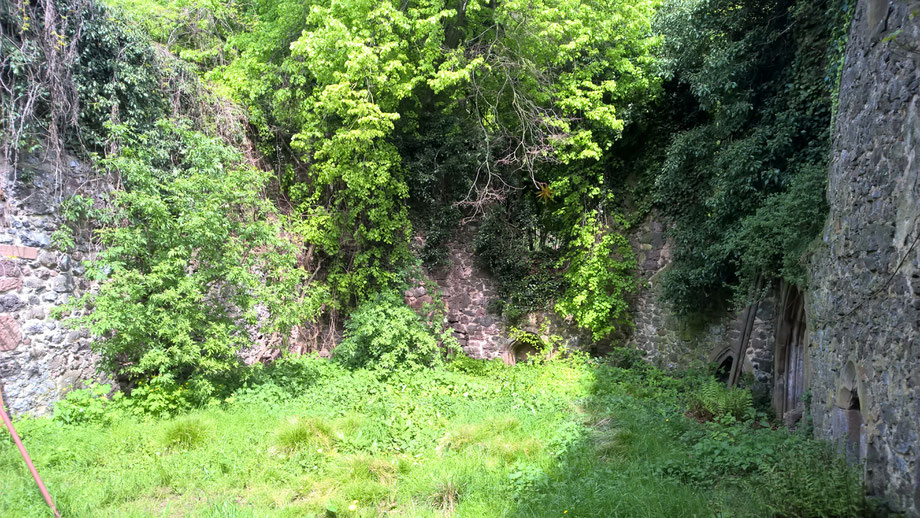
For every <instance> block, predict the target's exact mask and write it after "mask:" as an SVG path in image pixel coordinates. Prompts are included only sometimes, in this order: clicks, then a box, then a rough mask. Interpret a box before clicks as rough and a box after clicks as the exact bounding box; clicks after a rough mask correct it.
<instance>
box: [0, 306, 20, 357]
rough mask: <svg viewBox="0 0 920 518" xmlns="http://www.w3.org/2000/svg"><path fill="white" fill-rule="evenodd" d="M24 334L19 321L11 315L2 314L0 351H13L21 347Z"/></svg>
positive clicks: (0, 316) (0, 320) (0, 318)
mask: <svg viewBox="0 0 920 518" xmlns="http://www.w3.org/2000/svg"><path fill="white" fill-rule="evenodd" d="M21 340H22V334H21V333H20V332H19V323H18V322H16V319H14V318H13V317H11V316H10V315H0V352H2V351H12V350H13V349H15V348H17V347H19V342H20V341H21Z"/></svg>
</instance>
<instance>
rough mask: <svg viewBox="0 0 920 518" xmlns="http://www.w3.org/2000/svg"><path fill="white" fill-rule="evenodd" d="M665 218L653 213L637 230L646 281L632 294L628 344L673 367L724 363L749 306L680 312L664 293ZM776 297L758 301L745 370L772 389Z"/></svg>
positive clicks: (635, 242) (635, 238) (667, 254)
mask: <svg viewBox="0 0 920 518" xmlns="http://www.w3.org/2000/svg"><path fill="white" fill-rule="evenodd" d="M665 229H666V225H665V223H664V222H663V221H662V220H661V219H660V218H659V217H658V216H657V215H656V214H654V213H653V214H651V215H650V216H649V217H648V218H647V219H646V221H645V222H644V223H642V224H641V225H639V226H638V228H637V229H636V231H635V232H634V233H633V237H632V244H633V248H634V250H635V252H636V256H637V259H638V263H639V276H640V285H639V290H638V292H637V293H636V294H635V296H634V297H633V300H632V311H633V315H634V323H635V327H634V328H633V330H632V332H631V335H630V337H629V340H628V345H630V346H632V347H635V348H638V349H640V350H643V351H645V355H646V359H648V360H649V361H651V362H652V363H654V364H656V365H658V366H659V367H661V368H664V369H667V370H679V369H685V368H687V367H689V366H690V365H691V364H693V363H694V362H702V363H710V362H717V363H721V362H722V361H723V360H724V359H725V358H726V357H727V356H726V355H728V354H733V353H731V351H736V350H737V347H738V342H739V340H741V336H742V334H743V332H744V325H745V319H744V311H741V312H726V313H724V314H722V315H715V316H710V317H709V318H707V319H706V320H698V319H694V318H688V317H686V316H682V315H678V314H677V313H676V312H675V311H674V309H673V307H672V306H671V305H670V304H669V303H668V302H666V301H665V300H663V298H662V293H661V291H662V274H663V273H664V271H665V269H666V268H667V267H668V265H669V264H670V263H671V244H670V243H669V242H668V238H667V233H666V231H665ZM774 305H775V304H774V297H769V298H767V299H766V300H764V301H762V302H761V303H760V304H759V305H758V309H757V313H756V315H755V318H754V325H753V329H752V331H751V337H750V341H749V343H748V345H747V348H746V351H745V361H744V364H743V368H744V372H750V373H752V374H753V375H754V382H755V388H757V389H759V390H761V391H763V392H765V393H766V392H769V390H770V388H771V386H772V382H773V346H774V341H775V338H774V334H775V318H774Z"/></svg>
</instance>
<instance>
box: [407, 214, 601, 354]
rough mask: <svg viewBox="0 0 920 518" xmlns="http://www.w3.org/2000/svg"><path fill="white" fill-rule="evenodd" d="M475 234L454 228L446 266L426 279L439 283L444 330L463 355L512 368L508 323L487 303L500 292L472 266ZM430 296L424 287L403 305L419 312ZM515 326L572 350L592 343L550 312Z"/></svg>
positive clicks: (470, 227) (410, 292)
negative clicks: (557, 340) (560, 341)
mask: <svg viewBox="0 0 920 518" xmlns="http://www.w3.org/2000/svg"><path fill="white" fill-rule="evenodd" d="M475 234H476V227H475V226H474V225H467V226H464V227H462V228H459V229H457V230H456V232H455V233H454V236H453V237H452V239H451V240H450V242H449V243H448V245H447V247H448V254H447V265H446V266H443V267H439V268H433V269H431V271H430V272H428V276H429V277H430V278H431V279H433V280H434V281H435V283H436V284H437V289H438V290H439V291H440V293H439V296H440V299H441V300H443V302H444V305H445V309H446V313H447V325H449V326H450V327H451V328H452V329H453V330H454V335H455V336H456V337H457V340H458V341H459V342H460V346H461V347H463V352H464V353H465V354H466V355H467V356H470V357H471V358H482V359H493V358H501V359H503V360H504V361H505V362H506V363H514V362H515V361H516V360H517V359H519V358H516V357H515V351H514V345H515V344H513V343H512V342H511V340H510V338H509V331H510V328H511V326H512V323H511V322H508V321H507V319H506V318H504V317H503V316H501V315H496V314H495V313H494V312H492V311H490V308H489V303H490V302H491V301H495V300H497V299H498V296H499V295H498V287H497V285H496V282H495V280H494V279H493V278H492V276H491V275H489V273H488V272H486V271H484V270H483V269H482V268H480V267H479V266H478V265H477V264H476V262H475V255H474V253H473V237H474V236H475ZM432 295H433V294H431V293H428V290H427V288H425V287H423V286H418V287H415V288H413V289H410V290H408V291H407V292H406V293H405V300H406V303H408V304H409V306H411V307H415V308H418V307H421V305H423V304H425V303H430V302H432V300H433V299H432ZM544 323H546V324H547V325H544ZM513 325H515V326H517V327H518V328H520V329H521V330H523V331H527V332H529V333H534V334H540V333H541V331H542V332H543V336H542V338H543V339H544V340H545V339H547V338H548V337H549V336H548V335H558V336H561V337H562V338H563V340H564V341H565V345H566V346H567V347H570V348H582V347H587V346H588V345H590V344H591V340H590V336H589V334H588V333H586V332H585V331H581V330H578V329H577V328H576V327H575V326H574V325H572V323H571V322H566V321H565V320H563V319H562V318H560V317H559V316H558V315H556V314H555V312H553V311H552V310H550V309H548V310H544V311H536V312H533V313H530V314H527V315H524V316H523V317H522V319H521V321H520V322H514V323H513Z"/></svg>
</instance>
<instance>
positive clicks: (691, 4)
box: [655, 0, 853, 312]
mask: <svg viewBox="0 0 920 518" xmlns="http://www.w3.org/2000/svg"><path fill="white" fill-rule="evenodd" d="M852 9H853V2H852V1H837V0H834V1H827V2H796V1H785V0H781V1H769V2H736V1H733V0H727V1H715V2H711V1H673V2H666V3H665V4H664V7H663V9H662V10H661V11H660V12H659V13H658V17H657V23H656V26H657V27H658V30H659V31H661V32H662V33H663V34H665V35H666V36H665V37H664V38H663V40H662V41H663V57H664V61H663V63H664V65H665V69H666V73H667V75H668V76H670V77H672V78H673V79H674V82H675V86H674V87H675V88H678V89H680V88H685V89H687V90H688V91H689V94H690V96H692V97H691V98H692V104H691V105H690V106H689V107H685V108H684V109H686V110H687V112H686V117H688V118H689V119H690V120H693V121H695V123H694V124H693V125H692V127H690V128H689V129H686V130H685V131H680V132H678V133H676V134H675V137H674V139H673V141H672V143H671V144H670V146H668V148H667V153H666V156H665V158H664V161H663V163H662V166H661V173H660V174H659V175H658V177H657V178H656V189H655V197H656V199H657V201H658V203H659V206H660V207H661V208H662V209H663V210H664V212H665V214H666V215H667V216H668V217H669V218H671V220H672V221H673V222H674V226H673V228H672V229H671V233H672V237H673V238H674V240H675V243H676V247H675V256H674V264H673V267H672V268H671V269H670V270H669V272H668V273H667V278H666V280H665V294H666V296H667V297H668V298H670V299H671V300H673V301H674V302H675V303H676V304H677V308H678V309H679V310H681V311H683V312H688V311H703V312H705V311H706V310H707V309H712V306H713V305H716V306H717V305H718V304H719V302H720V301H722V302H723V303H724V301H726V300H729V299H732V298H734V299H735V301H736V302H746V301H748V300H749V299H750V297H751V296H755V297H759V296H761V293H753V291H754V287H755V285H756V281H757V279H758V278H763V279H764V280H766V281H767V283H763V285H769V283H770V282H771V281H773V280H776V279H780V278H782V279H785V280H786V281H788V282H790V283H792V284H798V285H803V284H804V282H805V278H804V269H803V264H804V261H803V254H805V252H806V250H807V248H808V245H809V244H810V243H811V242H812V241H813V240H814V239H816V238H817V236H818V234H819V233H820V230H821V227H822V225H823V223H824V218H825V215H826V213H827V202H826V201H825V199H824V189H825V184H826V170H827V167H828V163H829V150H830V129H831V128H830V121H831V112H832V106H833V103H834V102H835V101H834V98H835V95H836V89H837V81H838V77H839V76H838V71H839V67H840V56H841V55H842V54H841V52H842V43H841V42H842V41H844V40H845V34H846V29H847V26H848V22H849V19H850V17H851V15H852V14H851V13H852ZM701 300H702V301H709V302H710V304H709V306H708V307H701V305H700V301H701ZM713 302H715V304H712V303H713Z"/></svg>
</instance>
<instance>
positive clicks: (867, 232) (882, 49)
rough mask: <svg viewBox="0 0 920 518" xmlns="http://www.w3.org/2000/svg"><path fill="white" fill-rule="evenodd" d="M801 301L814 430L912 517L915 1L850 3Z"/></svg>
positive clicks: (918, 88) (916, 394)
mask: <svg viewBox="0 0 920 518" xmlns="http://www.w3.org/2000/svg"><path fill="white" fill-rule="evenodd" d="M839 101H840V105H839V106H840V108H839V113H838V116H837V125H836V128H835V139H834V145H833V155H832V165H831V169H830V179H829V184H828V201H829V203H830V207H831V210H830V215H829V217H828V220H827V224H826V226H825V230H824V235H823V246H822V247H821V248H820V249H819V250H818V252H817V253H816V254H815V256H814V258H813V260H812V265H811V282H810V290H809V292H808V294H807V297H806V311H807V315H808V318H807V321H808V328H807V342H808V350H807V355H806V362H807V364H806V376H807V377H808V380H807V382H806V383H807V384H808V385H809V386H810V388H811V391H812V400H811V412H812V414H813V416H814V424H815V430H816V433H817V434H818V435H819V436H823V437H831V438H835V439H837V440H838V441H839V442H840V443H841V444H842V445H843V446H845V448H846V450H847V451H848V453H849V454H850V456H851V457H858V458H861V459H863V460H865V463H866V464H865V469H866V481H867V484H868V489H869V492H870V493H872V494H875V495H879V496H882V497H884V498H885V500H887V501H888V502H889V505H890V506H891V507H892V508H893V510H894V511H897V512H900V513H905V514H906V515H908V516H913V517H917V516H920V244H918V239H920V2H917V1H916V0H914V1H911V2H908V1H891V2H887V1H881V0H860V1H858V2H857V6H856V14H855V18H854V20H853V25H852V27H851V29H850V37H849V41H848V44H847V49H846V61H845V65H844V70H843V76H842V80H841V84H840V98H839Z"/></svg>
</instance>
